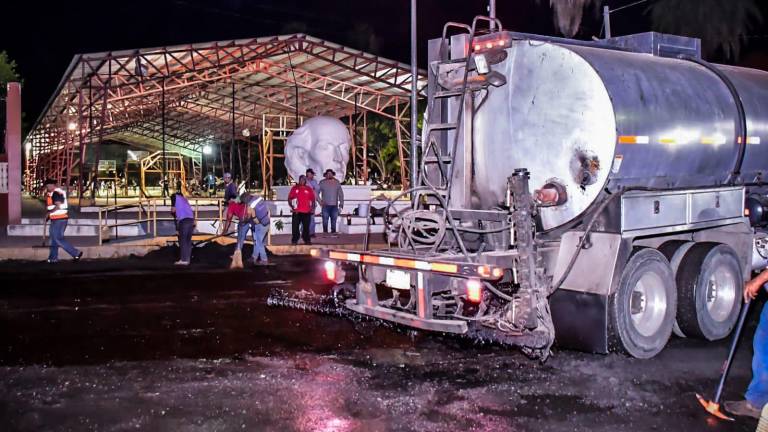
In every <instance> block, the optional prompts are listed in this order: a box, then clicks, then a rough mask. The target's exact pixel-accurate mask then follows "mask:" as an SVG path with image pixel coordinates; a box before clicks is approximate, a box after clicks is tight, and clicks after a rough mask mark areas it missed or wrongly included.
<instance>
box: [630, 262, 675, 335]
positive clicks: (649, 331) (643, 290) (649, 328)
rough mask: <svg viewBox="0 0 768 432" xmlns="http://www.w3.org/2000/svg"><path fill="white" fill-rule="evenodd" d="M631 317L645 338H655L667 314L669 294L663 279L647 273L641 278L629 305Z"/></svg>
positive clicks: (633, 291) (633, 290)
mask: <svg viewBox="0 0 768 432" xmlns="http://www.w3.org/2000/svg"><path fill="white" fill-rule="evenodd" d="M629 310H630V316H631V317H632V324H634V326H635V329H637V331H638V332H639V333H640V334H641V335H643V336H653V334H654V333H656V332H657V331H658V330H659V328H661V326H662V324H664V317H665V315H666V313H667V293H666V289H665V287H664V282H663V281H662V279H661V277H659V275H657V274H655V273H650V272H647V273H645V274H643V275H642V276H640V279H638V281H637V283H636V284H635V287H634V288H633V289H632V296H631V298H630V303H629Z"/></svg>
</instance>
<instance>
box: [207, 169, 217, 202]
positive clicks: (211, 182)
mask: <svg viewBox="0 0 768 432" xmlns="http://www.w3.org/2000/svg"><path fill="white" fill-rule="evenodd" d="M205 188H206V190H207V191H208V198H211V197H213V196H214V195H216V176H214V175H213V173H212V172H209V173H208V175H207V176H205Z"/></svg>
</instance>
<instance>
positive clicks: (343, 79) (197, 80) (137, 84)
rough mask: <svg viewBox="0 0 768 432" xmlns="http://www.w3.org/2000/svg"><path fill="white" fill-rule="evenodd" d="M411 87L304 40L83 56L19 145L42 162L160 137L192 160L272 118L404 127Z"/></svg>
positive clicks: (367, 58)
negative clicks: (367, 115) (386, 122)
mask: <svg viewBox="0 0 768 432" xmlns="http://www.w3.org/2000/svg"><path fill="white" fill-rule="evenodd" d="M425 84H426V78H425V73H424V72H423V71H421V72H420V73H419V88H422V87H423V86H424V85H425ZM410 87H411V72H410V66H409V65H406V64H402V63H398V62H395V61H392V60H388V59H385V58H381V57H378V56H375V55H372V54H368V53H365V52H362V51H358V50H355V49H351V48H348V47H344V46H341V45H337V44H334V43H331V42H328V41H324V40H321V39H317V38H314V37H311V36H307V35H304V34H293V35H283V36H274V37H262V38H255V39H240V40H230V41H220V42H210V43H200V44H191V45H178V46H171V47H161V48H145V49H137V50H126V51H113V52H103V53H95V54H80V55H77V56H75V57H74V59H73V60H72V62H71V64H70V65H69V68H68V69H67V71H66V73H65V75H64V77H63V79H62V81H61V83H60V84H59V86H58V88H57V89H56V92H55V93H54V94H53V96H52V97H51V99H50V100H49V102H48V104H47V106H46V108H45V110H44V111H43V112H42V114H41V115H40V117H39V118H38V119H37V121H36V123H35V125H34V127H33V129H32V131H31V132H30V134H29V135H28V136H27V138H26V144H27V145H28V146H31V149H32V154H33V156H34V158H36V159H39V160H40V161H42V160H52V159H61V157H54V158H51V157H50V155H52V154H56V153H60V152H61V153H64V155H63V158H64V159H68V160H73V159H76V158H73V157H72V156H68V155H70V154H71V153H74V151H71V149H72V148H74V147H75V146H78V145H80V144H86V143H98V142H101V141H103V140H107V139H110V140H115V141H120V142H124V143H127V144H131V145H134V146H136V147H140V148H146V149H148V150H156V149H158V148H160V147H161V146H162V142H163V138H165V143H166V146H167V149H168V150H169V151H171V150H173V151H181V152H182V153H184V154H187V155H192V154H199V152H200V151H201V150H202V147H203V146H204V145H205V144H212V143H217V142H226V141H229V140H231V139H232V136H233V133H234V134H235V136H237V137H238V138H243V136H245V135H247V132H246V133H243V131H244V130H245V129H249V131H253V132H251V133H252V134H253V135H258V134H259V133H260V130H261V127H262V126H263V121H264V120H265V119H267V120H268V119H269V118H270V115H275V114H282V115H284V116H285V115H288V116H294V115H296V116H302V117H310V116H316V115H320V114H323V115H330V116H334V117H342V116H346V115H350V114H353V113H355V112H361V111H369V112H376V113H379V114H382V115H385V116H387V117H390V118H393V119H394V120H397V121H399V120H404V121H407V116H408V113H407V111H408V109H409V95H410ZM233 94H234V98H233ZM233 112H234V121H233ZM163 125H165V127H163ZM241 135H242V136H241ZM65 148H67V149H70V150H66V151H65V150H64V149H65ZM43 155H48V156H47V157H46V156H44V157H43V158H42V159H40V158H39V156H43ZM40 161H38V163H42V162H40ZM46 163H50V162H46ZM73 164H75V162H72V163H70V164H69V165H68V166H69V167H70V168H71V167H72V166H74V165H73ZM65 165H66V164H65ZM52 170H53V171H55V170H56V168H55V167H48V168H47V169H45V170H43V171H45V172H44V173H40V174H36V175H47V176H50V175H51V171H52ZM59 175H61V174H59Z"/></svg>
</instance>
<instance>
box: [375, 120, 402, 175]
mask: <svg viewBox="0 0 768 432" xmlns="http://www.w3.org/2000/svg"><path fill="white" fill-rule="evenodd" d="M368 162H369V163H370V165H371V171H372V172H371V174H372V175H375V176H376V177H377V179H378V182H379V183H381V184H382V185H383V186H384V187H390V186H392V185H394V184H397V183H398V180H399V178H400V155H399V152H398V148H397V133H396V131H395V124H394V122H393V121H392V120H391V119H388V118H385V117H382V116H378V115H375V114H372V113H369V114H368Z"/></svg>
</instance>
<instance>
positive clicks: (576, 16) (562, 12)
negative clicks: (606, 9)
mask: <svg viewBox="0 0 768 432" xmlns="http://www.w3.org/2000/svg"><path fill="white" fill-rule="evenodd" d="M537 1H541V0H537ZM600 3H601V0H549V6H550V7H551V8H552V12H553V17H554V19H555V26H556V27H557V29H558V30H559V31H560V33H562V34H563V35H565V36H567V37H573V35H575V34H576V33H577V32H578V31H579V27H580V26H581V18H582V17H583V16H584V9H586V8H587V7H588V6H591V5H595V6H599V5H600Z"/></svg>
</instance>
